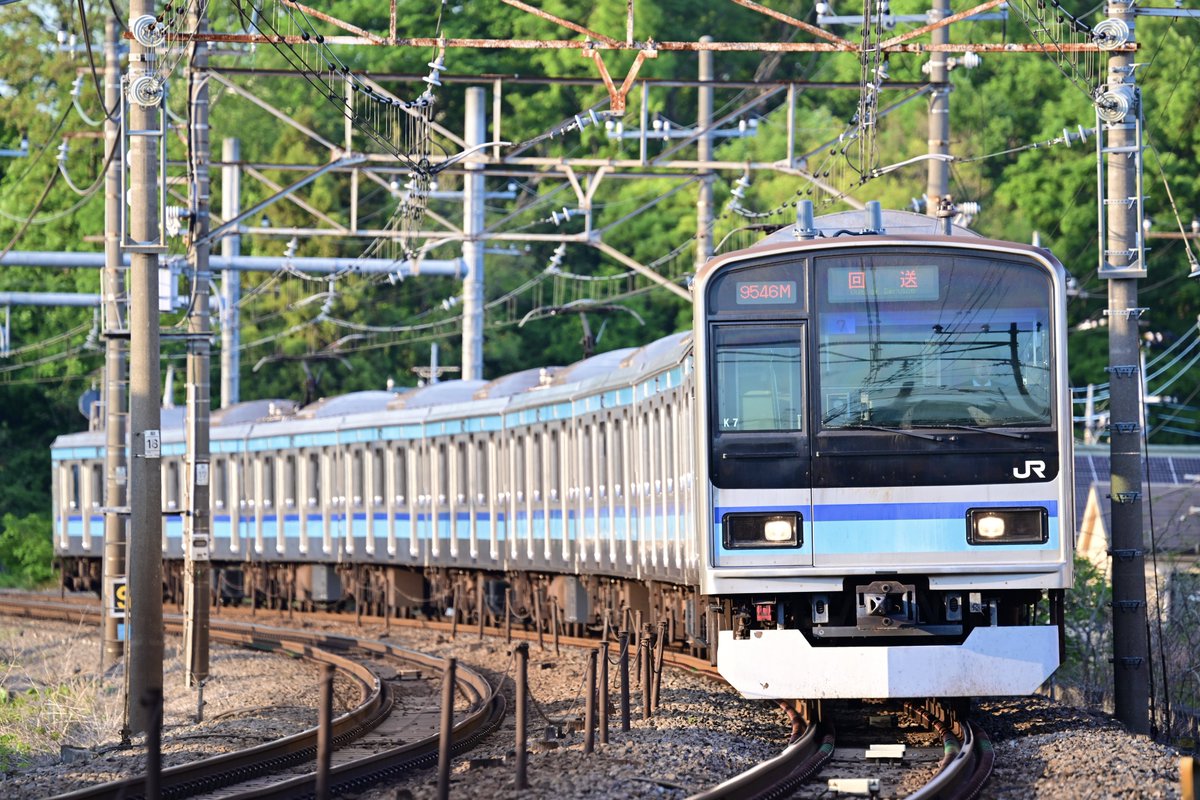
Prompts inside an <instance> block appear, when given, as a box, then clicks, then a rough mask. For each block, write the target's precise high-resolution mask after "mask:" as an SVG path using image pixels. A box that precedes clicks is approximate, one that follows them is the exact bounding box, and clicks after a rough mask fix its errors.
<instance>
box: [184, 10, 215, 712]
mask: <svg viewBox="0 0 1200 800" xmlns="http://www.w3.org/2000/svg"><path fill="white" fill-rule="evenodd" d="M196 13H197V12H193V15H194V14H196ZM198 13H199V18H198V19H196V20H195V22H194V24H195V29H196V31H198V32H199V33H202V34H203V33H207V32H208V10H207V8H206V7H201V8H200V9H199V10H198ZM192 46H193V47H194V48H195V49H194V50H193V53H192V64H191V69H192V74H193V75H194V76H197V77H196V79H195V80H193V81H191V82H190V85H191V86H192V87H193V88H192V96H191V97H190V98H189V99H188V101H189V102H190V103H191V111H192V113H191V131H190V134H191V135H190V137H189V142H188V160H189V166H190V169H189V172H191V173H192V181H191V183H190V187H191V191H192V202H191V203H190V206H191V212H192V214H191V241H192V242H193V244H192V253H191V255H192V269H193V272H192V281H193V284H192V297H193V298H194V305H193V306H192V309H191V314H190V316H189V317H188V340H187V343H188V356H187V425H186V432H185V436H186V441H187V459H186V460H187V506H186V507H187V516H186V517H184V520H183V541H184V558H185V560H184V620H183V646H184V664H185V665H186V666H185V670H186V672H185V675H184V680H185V682H186V685H187V686H188V687H199V686H200V685H202V683H203V681H204V679H205V678H207V677H208V608H209V605H210V602H209V592H210V589H209V584H210V570H209V562H208V559H209V534H210V533H211V532H212V526H211V520H210V514H211V508H210V506H209V464H210V458H209V424H208V418H209V406H210V399H209V396H210V394H211V390H210V388H209V384H210V375H211V369H210V366H211V364H210V356H211V354H210V350H209V335H210V333H211V331H210V329H209V321H208V317H209V308H208V283H209V279H210V277H211V272H210V271H209V265H208V253H209V244H208V241H207V240H206V238H205V237H206V236H207V235H208V230H209V227H210V226H209V205H210V203H209V198H210V181H209V174H208V163H209V160H210V156H209V136H208V127H209V126H208V76H207V75H206V74H205V70H206V69H207V68H208V47H209V45H208V43H207V42H196V43H195V44H193V45H192ZM201 714H203V709H202V708H201V709H198V714H197V716H200V715H201Z"/></svg>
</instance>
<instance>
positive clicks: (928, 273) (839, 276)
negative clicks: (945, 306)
mask: <svg viewBox="0 0 1200 800" xmlns="http://www.w3.org/2000/svg"><path fill="white" fill-rule="evenodd" d="M826 274H827V275H828V280H829V284H828V287H829V302H831V303H853V302H858V301H861V300H864V299H871V300H900V301H903V300H937V299H938V297H939V296H940V287H939V286H938V268H937V266H936V265H933V264H929V265H905V266H895V267H830V268H829V270H828V272H827V273H826ZM739 302H740V301H739Z"/></svg>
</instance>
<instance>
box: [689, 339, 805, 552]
mask: <svg viewBox="0 0 1200 800" xmlns="http://www.w3.org/2000/svg"><path fill="white" fill-rule="evenodd" d="M806 335H807V331H806V325H805V323H804V322H803V321H800V320H797V321H794V322H780V321H778V320H771V321H769V322H768V321H763V322H757V321H756V322H745V321H740V320H739V321H736V322H732V321H731V322H729V323H716V324H713V325H711V326H710V328H709V352H710V361H709V365H710V375H709V393H710V406H709V409H708V413H709V420H710V424H709V426H708V428H709V442H710V444H709V447H710V452H709V479H710V480H711V483H712V489H711V492H712V498H711V503H712V506H711V507H712V523H713V531H712V537H713V538H712V544H713V547H712V552H713V554H714V559H713V560H714V564H715V565H716V566H741V567H755V566H774V567H781V566H811V565H812V559H813V556H812V554H813V549H812V535H811V531H812V471H811V469H812V468H811V463H810V457H811V444H810V442H811V440H810V429H811V427H812V426H811V424H810V423H809V422H808V420H807V419H806V416H807V415H806V407H807V402H808V399H807V397H806V392H805V391H804V387H805V385H806V382H805V380H806V370H805V366H804V364H805V359H804V353H805V339H806Z"/></svg>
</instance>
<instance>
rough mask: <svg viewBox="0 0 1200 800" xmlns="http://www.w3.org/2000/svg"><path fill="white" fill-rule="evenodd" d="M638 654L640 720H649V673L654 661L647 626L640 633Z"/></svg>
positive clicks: (650, 676)
mask: <svg viewBox="0 0 1200 800" xmlns="http://www.w3.org/2000/svg"><path fill="white" fill-rule="evenodd" d="M639 653H640V654H641V656H642V658H641V664H642V670H641V672H642V719H650V713H651V708H650V687H651V685H652V683H653V681H654V676H653V675H651V671H652V670H653V669H654V661H653V658H652V655H651V650H650V628H649V627H648V626H647V628H646V630H645V631H643V632H642V645H641V648H640V649H639Z"/></svg>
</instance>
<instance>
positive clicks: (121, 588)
mask: <svg viewBox="0 0 1200 800" xmlns="http://www.w3.org/2000/svg"><path fill="white" fill-rule="evenodd" d="M128 580H129V579H128V578H125V577H120V578H112V579H111V583H112V591H111V592H109V593H108V596H109V597H111V598H112V605H111V606H110V607H109V609H108V614H109V616H111V617H113V618H114V619H125V612H127V611H128V610H129V584H128Z"/></svg>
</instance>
